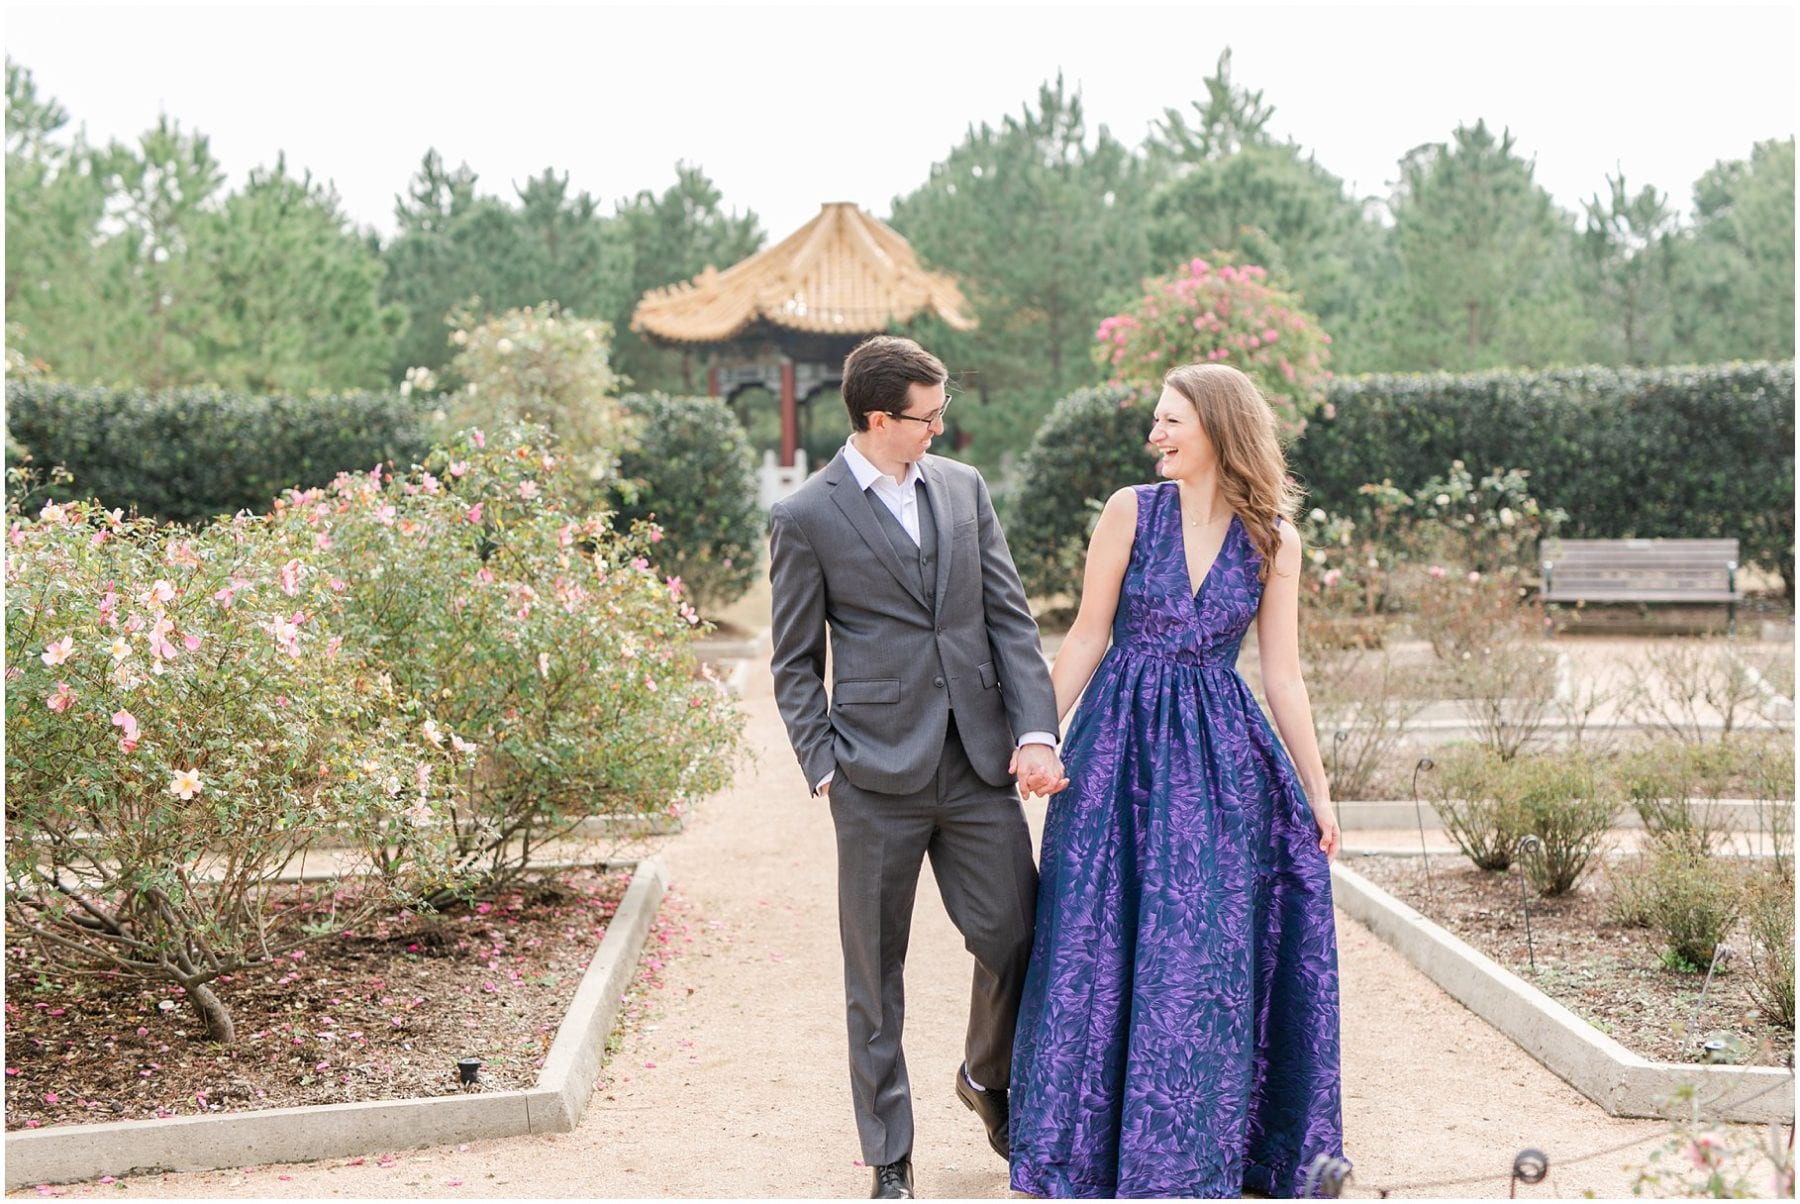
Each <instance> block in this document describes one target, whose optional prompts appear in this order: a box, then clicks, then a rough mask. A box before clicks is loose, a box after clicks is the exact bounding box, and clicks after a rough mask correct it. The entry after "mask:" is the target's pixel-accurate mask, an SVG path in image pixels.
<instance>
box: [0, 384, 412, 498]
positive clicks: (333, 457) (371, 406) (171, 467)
mask: <svg viewBox="0 0 1800 1204" xmlns="http://www.w3.org/2000/svg"><path fill="white" fill-rule="evenodd" d="M426 404H427V403H423V402H418V401H409V400H407V399H405V398H401V397H398V396H395V395H392V394H382V393H347V394H337V395H330V396H321V397H286V396H274V397H268V396H255V395H250V394H244V393H228V392H224V391H222V390H219V389H175V390H170V391H167V392H160V393H151V392H146V391H145V390H142V389H107V388H91V387H84V386H76V385H64V384H50V383H44V382H39V381H12V382H8V384H7V386H6V409H7V414H6V420H7V434H8V436H9V442H8V456H9V459H10V458H11V453H12V447H13V444H17V445H19V446H20V447H22V448H23V449H24V450H25V451H27V452H29V453H30V454H31V456H32V461H33V464H34V466H35V467H37V468H40V469H48V468H51V467H53V466H55V465H59V464H60V465H62V466H64V467H66V468H67V469H68V470H69V471H70V472H71V473H73V474H74V477H75V479H74V482H73V483H72V484H70V485H64V486H60V487H55V488H46V489H44V490H42V491H41V492H42V494H43V496H45V497H49V496H53V495H55V496H64V497H82V498H86V497H97V498H99V499H100V500H101V501H102V502H104V503H105V504H106V505H107V506H117V507H124V508H125V509H126V510H132V509H136V510H137V511H138V512H139V513H141V514H145V515H150V516H154V517H156V518H160V519H166V520H172V521H178V522H193V521H198V520H202V519H208V518H212V517H214V516H216V515H220V514H235V513H236V512H237V511H239V510H246V509H247V510H255V511H262V510H266V509H267V508H268V506H269V503H270V501H271V500H272V499H273V498H275V497H276V496H277V495H279V494H280V493H281V491H282V490H284V489H287V488H289V487H290V486H299V487H302V488H306V487H310V486H313V485H323V484H325V483H327V482H328V481H330V480H331V479H332V478H333V477H334V476H336V475H337V474H338V473H339V472H342V471H345V470H358V469H368V468H372V467H373V466H375V465H376V464H378V463H381V462H382V461H387V460H392V461H394V462H396V463H398V464H400V465H402V466H405V465H409V464H412V463H413V462H414V461H416V460H420V459H423V458H424V455H425V452H426V450H427V448H428V447H429V445H430V421H431V420H430V417H429V415H428V413H427V411H426V409H425V405H426Z"/></svg>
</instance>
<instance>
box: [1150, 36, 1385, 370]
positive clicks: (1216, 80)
mask: <svg viewBox="0 0 1800 1204" xmlns="http://www.w3.org/2000/svg"><path fill="white" fill-rule="evenodd" d="M1201 82H1202V83H1203V84H1204V85H1205V87H1206V93H1207V95H1206V100H1205V102H1204V103H1202V102H1201V101H1194V102H1193V104H1192V106H1191V107H1192V108H1193V110H1194V120H1193V123H1192V124H1190V123H1189V121H1188V119H1187V118H1186V116H1184V115H1183V114H1182V113H1181V112H1179V111H1178V110H1175V109H1167V110H1165V115H1164V118H1163V120H1161V121H1159V122H1158V123H1157V125H1156V129H1155V130H1154V131H1153V132H1152V134H1151V136H1150V139H1149V141H1148V142H1147V143H1146V144H1145V147H1144V150H1145V154H1146V156H1147V157H1148V159H1149V162H1150V166H1151V168H1152V170H1153V171H1154V172H1156V173H1157V174H1158V175H1159V177H1160V178H1161V181H1160V183H1158V184H1157V185H1156V187H1155V190H1154V191H1153V192H1152V194H1151V197H1150V202H1149V213H1148V215H1147V222H1148V227H1149V239H1150V251H1151V255H1152V262H1154V263H1158V264H1170V263H1180V262H1184V261H1186V260H1187V259H1189V258H1191V257H1193V256H1194V255H1195V254H1196V253H1206V254H1210V255H1212V256H1213V257H1214V258H1219V257H1223V258H1225V259H1227V260H1229V261H1231V262H1235V263H1256V264H1261V265H1263V266H1264V267H1266V268H1268V269H1269V272H1270V278H1271V281H1272V282H1273V283H1274V284H1275V285H1276V286H1277V287H1279V288H1282V289H1284V290H1289V291H1293V292H1295V293H1297V294H1298V295H1299V296H1300V297H1301V298H1304V303H1305V306H1306V308H1307V309H1308V310H1310V311H1311V312H1313V313H1316V314H1317V315H1318V316H1319V321H1320V323H1321V324H1322V325H1323V326H1324V328H1325V329H1326V330H1329V331H1331V332H1333V335H1334V338H1336V340H1337V348H1336V350H1337V351H1338V352H1339V353H1340V357H1339V358H1340V367H1341V368H1342V367H1347V368H1349V369H1351V370H1360V369H1362V368H1364V367H1366V366H1372V365H1364V364H1363V363H1362V362H1361V361H1360V360H1358V359H1357V356H1358V354H1359V353H1361V352H1362V351H1364V350H1365V349H1366V348H1367V347H1368V346H1369V340H1368V339H1367V338H1366V337H1364V336H1363V333H1362V332H1363V329H1364V327H1365V326H1366V324H1367V322H1368V320H1369V318H1370V317H1371V316H1372V315H1373V311H1374V302H1375V290H1374V286H1373V282H1374V281H1376V280H1381V279H1385V278H1387V277H1389V276H1390V275H1391V274H1392V273H1391V271H1390V269H1389V266H1388V264H1387V262H1386V261H1387V258H1388V253H1387V250H1386V246H1385V240H1384V235H1383V231H1382V229H1381V226H1380V224H1379V223H1378V222H1377V221H1376V220H1375V219H1374V217H1373V216H1372V215H1371V214H1370V213H1369V212H1368V211H1367V208H1366V206H1365V205H1364V204H1363V203H1362V202H1361V201H1360V200H1358V199H1357V198H1353V197H1351V196H1349V195H1348V194H1347V193H1346V192H1345V189H1344V182H1343V181H1342V180H1340V179H1338V177H1336V176H1334V175H1332V174H1331V173H1330V172H1329V171H1327V170H1325V169H1324V168H1323V167H1321V166H1320V165H1319V163H1318V161H1317V160H1316V159H1315V158H1314V157H1313V156H1312V155H1310V154H1308V153H1307V152H1305V151H1304V150H1303V149H1302V148H1301V147H1300V146H1298V145H1297V144H1295V143H1292V142H1289V143H1276V142H1275V141H1274V140H1273V139H1271V138H1270V137H1269V135H1268V133H1267V126H1268V122H1269V119H1270V118H1271V117H1272V116H1273V115H1274V112H1275V110H1274V108H1273V107H1272V106H1270V105H1267V104H1265V103H1264V102H1263V99H1262V93H1261V92H1260V91H1258V92H1252V91H1249V90H1248V89H1245V88H1240V87H1238V86H1236V85H1234V84H1233V83H1232V81H1231V51H1230V49H1229V48H1228V49H1226V50H1225V51H1224V52H1223V53H1222V54H1221V55H1220V56H1219V63H1218V67H1217V69H1216V70H1215V72H1214V74H1212V75H1210V76H1208V77H1206V78H1205V79H1204V80H1202V81H1201ZM1346 352H1347V353H1348V354H1347V355H1345V354H1343V353H1346Z"/></svg>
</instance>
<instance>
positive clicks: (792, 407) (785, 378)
mask: <svg viewBox="0 0 1800 1204" xmlns="http://www.w3.org/2000/svg"><path fill="white" fill-rule="evenodd" d="M798 450H800V399H799V398H798V397H796V396H795V394H794V361H793V360H792V359H791V358H790V357H788V356H785V355H784V356H782V357H781V466H782V467H783V468H792V467H793V466H794V453H795V452H796V451H798Z"/></svg>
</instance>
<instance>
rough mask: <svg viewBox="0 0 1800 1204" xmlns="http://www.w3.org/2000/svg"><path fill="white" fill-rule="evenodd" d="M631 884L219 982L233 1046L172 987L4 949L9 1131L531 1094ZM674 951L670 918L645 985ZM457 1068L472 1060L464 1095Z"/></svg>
mask: <svg viewBox="0 0 1800 1204" xmlns="http://www.w3.org/2000/svg"><path fill="white" fill-rule="evenodd" d="M630 878H631V871H630V870H629V869H620V870H610V871H577V872H573V873H570V874H568V875H566V876H564V877H563V878H562V879H561V880H559V881H556V882H545V883H540V884H535V885H532V886H528V887H526V888H524V889H522V890H520V891H515V892H512V893H508V894H503V895H500V896H499V897H497V898H495V899H493V900H491V901H481V902H476V903H474V904H472V905H468V906H462V905H459V906H457V907H455V908H453V909H451V910H449V911H447V912H445V913H442V914H438V915H433V916H419V915H412V914H410V913H402V914H400V915H397V916H395V917H392V918H390V919H388V920H386V921H384V922H382V923H380V924H378V925H375V926H372V927H369V928H367V929H365V930H363V931H358V932H346V933H343V934H341V935H339V936H337V937H333V938H329V939H326V940H322V941H319V942H316V943H314V944H312V945H310V946H308V947H306V948H304V949H301V950H296V951H294V952H293V953H292V954H290V955H288V956H287V957H284V958H282V959H280V960H279V961H278V962H276V963H275V964H271V965H265V966H259V967H257V968H255V969H253V970H247V971H243V972H240V973H238V974H233V975H230V976H227V977H225V978H223V979H221V980H220V981H219V982H218V983H217V984H216V985H217V989H218V993H219V995H220V997H221V998H222V999H224V1001H225V1002H226V1003H227V1004H228V1005H229V1006H230V1007H231V1009H232V1011H233V1014H234V1017H235V1019H236V1022H237V1029H238V1033H239V1036H238V1040H237V1041H236V1042H235V1043H233V1044H232V1045H229V1046H221V1045H216V1044H212V1043H209V1042H207V1041H205V1040H204V1039H203V1038H202V1037H201V1035H200V1034H201V1032H202V1026H201V1024H200V1021H199V1018H198V1016H197V1015H196V1014H195V1013H194V1011H193V1010H192V1009H191V1008H190V1007H189V1006H188V1004H187V1003H186V1002H185V1000H184V999H183V997H182V992H181V989H180V988H179V987H170V986H155V987H152V986H146V985H144V984H143V983H141V982H138V981H132V980H126V979H118V978H85V979H68V980H60V979H58V978H57V977H56V976H55V975H54V973H53V972H51V971H47V970H45V969H44V968H43V966H42V965H41V963H40V962H39V960H38V958H37V956H36V953H35V950H33V949H32V948H31V947H30V946H29V945H13V946H9V947H8V948H7V950H6V1127H7V1128H8V1129H22V1128H37V1127H39V1126H40V1125H59V1124H80V1123H94V1122H99V1121H115V1120H132V1119H140V1118H145V1117H167V1116H196V1115H204V1114H208V1113H219V1112H239V1111H247V1110H253V1109H259V1108H282V1107H293V1106H298V1105H306V1104H337V1103H350V1102H357V1101H366V1100H380V1099H400V1098H405V1097H410V1096H434V1095H450V1094H454V1093H457V1092H460V1091H463V1090H469V1091H510V1090H517V1089H520V1088H526V1087H530V1086H533V1085H535V1083H536V1081H537V1076H538V1071H539V1070H540V1068H541V1067H542V1065H543V1061H544V1056H545V1054H546V1053H547V1052H548V1050H549V1048H550V1044H551V1042H552V1041H553V1040H554V1039H555V1036H556V1030H557V1027H558V1026H559V1025H560V1024H561V1023H562V1020H563V1017H564V1014H565V1013H566V1011H567V1008H568V1005H569V1001H570V1000H571V999H572V998H573V996H574V994H575V988H576V986H577V985H578V984H579V983H580V981H581V976H582V974H583V973H584V972H585V971H586V969H587V966H588V963H589V962H590V961H591V960H592V959H593V956H594V952H595V950H597V949H598V948H599V946H600V941H601V939H602V938H603V937H604V936H605V935H606V930H607V925H608V924H609V923H610V922H611V920H612V917H613V913H614V912H615V911H616V910H617V908H618V906H619V902H620V900H621V899H622V898H623V897H624V894H625V888H626V886H627V885H628V884H629V882H630ZM669 941H670V928H669V924H668V922H667V915H666V912H665V916H664V917H663V918H662V919H659V922H658V926H657V928H656V930H655V931H653V933H652V937H651V945H650V947H649V948H648V949H647V950H646V953H645V962H644V965H643V966H641V967H640V972H641V973H642V972H645V971H648V976H649V980H650V981H649V985H650V986H651V987H654V986H655V985H656V984H657V983H658V982H659V981H660V980H659V979H658V978H657V976H656V973H655V972H656V971H658V970H660V969H661V967H662V962H661V960H660V956H659V952H660V950H662V949H663V948H664V947H665V946H667V944H668V943H669ZM639 1006H641V1005H639ZM634 1010H635V1009H634ZM465 1057H475V1058H480V1059H481V1061H482V1067H481V1071H480V1078H479V1081H478V1083H477V1084H476V1086H474V1087H471V1088H467V1089H465V1088H463V1087H462V1086H460V1085H459V1083H458V1081H457V1071H456V1062H457V1059H459V1058H465Z"/></svg>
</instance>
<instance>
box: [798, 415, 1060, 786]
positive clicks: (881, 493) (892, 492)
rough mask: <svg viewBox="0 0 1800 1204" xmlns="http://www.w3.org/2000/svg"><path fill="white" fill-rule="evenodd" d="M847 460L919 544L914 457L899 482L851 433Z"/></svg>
mask: <svg viewBox="0 0 1800 1204" xmlns="http://www.w3.org/2000/svg"><path fill="white" fill-rule="evenodd" d="M844 463H845V464H846V465H848V466H849V468H850V475H852V476H854V477H855V478H856V484H857V488H859V489H862V490H864V491H866V492H869V493H873V494H874V495H875V497H876V498H877V499H878V500H880V502H881V504H882V505H884V506H886V507H887V508H888V512H889V513H890V514H892V515H893V516H894V518H895V519H896V520H897V521H898V522H899V523H900V526H901V527H903V528H904V529H905V530H906V533H907V535H909V536H911V537H912V541H913V543H914V544H917V543H918V542H919V490H918V485H919V482H921V481H923V480H924V479H925V474H924V473H922V472H920V471H919V463H918V461H917V460H915V461H913V462H912V463H911V464H908V465H907V466H906V475H905V476H904V477H902V478H901V479H900V480H899V481H898V482H896V481H895V480H894V478H893V477H891V476H889V475H888V474H887V473H885V472H882V471H881V469H879V468H877V467H875V465H874V464H873V463H871V462H870V460H869V457H867V456H865V455H863V454H862V452H861V451H859V450H857V447H856V439H855V437H854V436H852V437H851V438H849V439H846V440H844ZM1019 744H1020V746H1021V747H1023V746H1024V745H1027V744H1047V745H1049V746H1050V747H1052V748H1055V747H1056V735H1055V733H1054V732H1026V733H1025V734H1024V735H1023V736H1020V737H1019ZM836 776H837V774H836V773H835V771H834V772H832V773H828V774H826V775H825V776H824V777H822V778H820V779H819V783H818V785H816V786H814V787H813V793H814V794H817V793H818V792H819V791H821V790H823V789H825V787H826V785H828V784H829V783H830V782H831V779H832V778H834V777H836Z"/></svg>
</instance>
